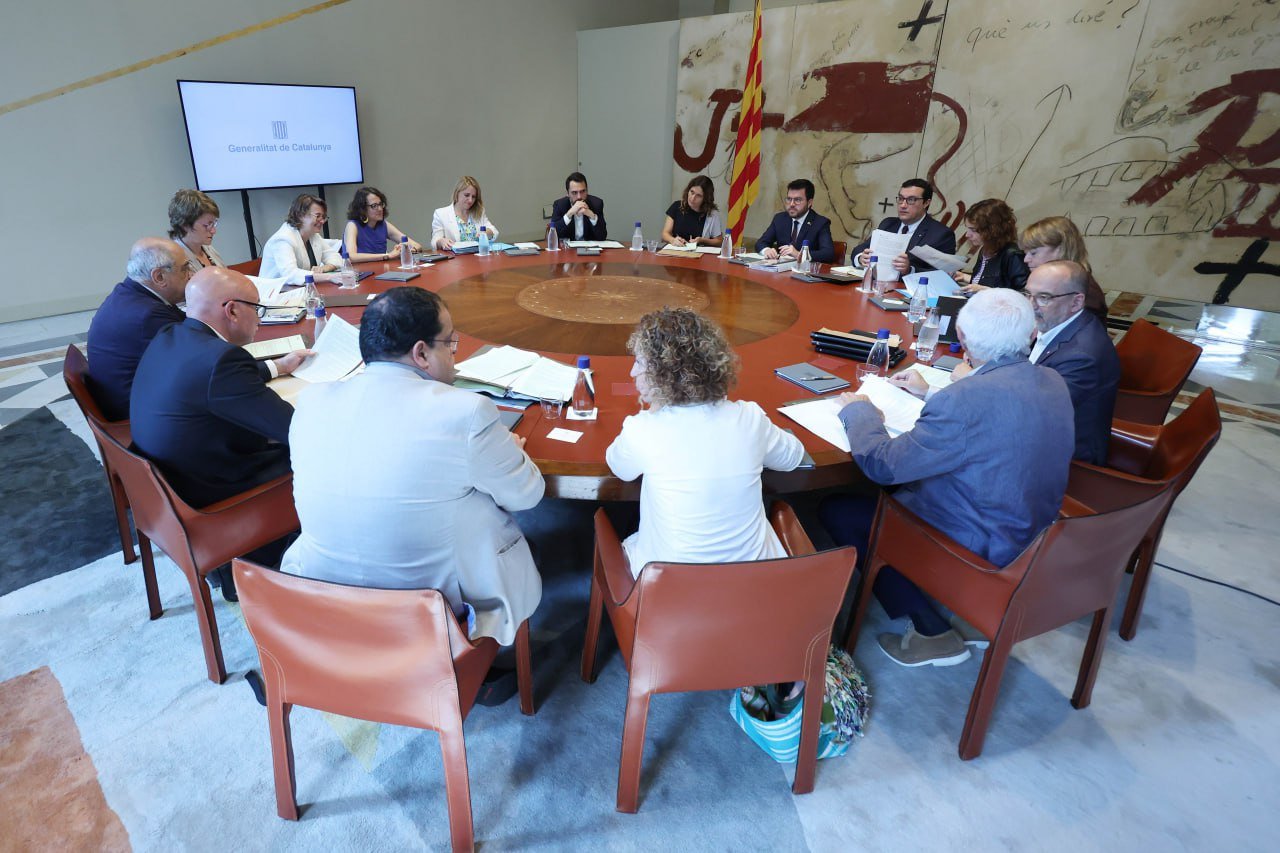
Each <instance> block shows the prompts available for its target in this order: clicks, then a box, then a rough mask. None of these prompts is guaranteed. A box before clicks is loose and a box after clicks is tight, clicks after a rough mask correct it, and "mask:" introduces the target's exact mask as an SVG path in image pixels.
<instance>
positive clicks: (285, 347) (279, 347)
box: [244, 335, 307, 361]
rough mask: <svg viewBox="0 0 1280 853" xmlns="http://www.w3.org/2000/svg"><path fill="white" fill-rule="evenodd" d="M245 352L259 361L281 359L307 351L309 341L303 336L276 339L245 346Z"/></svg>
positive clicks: (254, 342)
mask: <svg viewBox="0 0 1280 853" xmlns="http://www.w3.org/2000/svg"><path fill="white" fill-rule="evenodd" d="M244 348H245V351H246V352H248V353H249V355H251V356H253V357H254V358H256V359H257V360H258V361H263V360H265V359H269V358H279V357H280V356H282V355H288V354H289V353H291V352H294V351H295V350H300V349H306V348H307V341H306V339H305V338H303V337H302V335H290V336H289V337H287V338H276V339H275V340H273V341H253V342H252V343H247V344H245V345H244Z"/></svg>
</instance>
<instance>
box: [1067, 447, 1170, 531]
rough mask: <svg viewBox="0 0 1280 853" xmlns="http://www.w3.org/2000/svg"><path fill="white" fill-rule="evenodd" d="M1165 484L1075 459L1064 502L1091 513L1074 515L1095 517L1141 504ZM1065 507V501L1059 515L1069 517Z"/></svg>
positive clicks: (1068, 478)
mask: <svg viewBox="0 0 1280 853" xmlns="http://www.w3.org/2000/svg"><path fill="white" fill-rule="evenodd" d="M1166 485H1168V484H1167V483H1165V482H1162V481H1159V480H1148V479H1146V478H1144V477H1136V476H1134V475H1133V474H1128V473H1126V472H1124V471H1117V470H1115V469H1112V468H1100V467H1098V466H1097V465H1090V464H1089V463H1088V462H1080V461H1079V460H1076V461H1073V462H1072V463H1071V469H1070V470H1069V472H1068V474H1067V499H1068V500H1071V501H1075V502H1077V503H1079V504H1082V505H1083V506H1084V507H1085V508H1087V509H1088V510H1090V511H1089V512H1085V513H1074V515H1080V514H1083V515H1096V514H1098V513H1103V512H1111V511H1113V510H1117V509H1123V508H1125V507H1130V506H1133V505H1134V504H1136V503H1141V502H1142V501H1144V500H1146V499H1147V498H1149V497H1151V496H1152V495H1154V494H1156V493H1157V492H1159V491H1160V490H1161V489H1163V488H1164V487H1165V486H1166ZM1066 508H1067V502H1066V500H1064V501H1063V509H1064V512H1063V513H1062V515H1063V516H1064V517H1068V518H1070V517H1072V515H1073V514H1068V513H1066V512H1065V510H1066Z"/></svg>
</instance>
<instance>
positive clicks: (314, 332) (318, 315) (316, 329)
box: [311, 300, 329, 346]
mask: <svg viewBox="0 0 1280 853" xmlns="http://www.w3.org/2000/svg"><path fill="white" fill-rule="evenodd" d="M311 319H312V320H313V321H315V322H314V324H313V325H312V327H311V344H312V346H315V342H316V341H317V340H319V339H320V333H321V332H323V331H324V324H325V323H326V322H327V321H328V319H329V314H328V312H327V311H325V308H324V301H323V300H321V302H320V304H319V305H317V306H316V307H315V311H314V312H312V314H311Z"/></svg>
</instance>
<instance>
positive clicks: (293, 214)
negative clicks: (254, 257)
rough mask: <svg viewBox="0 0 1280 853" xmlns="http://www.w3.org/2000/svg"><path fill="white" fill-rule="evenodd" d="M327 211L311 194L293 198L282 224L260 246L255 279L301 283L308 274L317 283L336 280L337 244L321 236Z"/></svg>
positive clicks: (339, 265)
mask: <svg viewBox="0 0 1280 853" xmlns="http://www.w3.org/2000/svg"><path fill="white" fill-rule="evenodd" d="M328 209H329V208H328V205H326V204H325V203H324V201H323V200H321V199H318V198H316V197H315V196H313V195H309V194H307V193H303V194H302V195H300V196H298V197H297V198H295V199H294V200H293V204H292V205H291V206H290V207H289V215H288V216H287V217H285V223H284V224H283V225H281V226H280V230H279V231H277V232H276V233H274V234H272V235H271V237H270V239H268V240H267V242H266V245H264V246H263V247H262V269H261V270H259V272H258V276H259V277H260V278H283V279H284V280H285V282H284V283H285V284H286V285H295V284H302V283H303V282H304V281H305V280H306V277H307V276H308V275H310V276H313V277H314V279H315V281H317V282H325V281H337V279H338V276H337V273H336V272H335V270H337V269H338V268H339V267H341V266H342V256H341V255H340V254H338V249H337V241H336V240H335V241H330V240H326V239H324V237H322V236H321V234H320V230H321V229H322V228H324V224H325V222H326V221H328V218H329V216H328ZM308 249H309V250H310V251H308Z"/></svg>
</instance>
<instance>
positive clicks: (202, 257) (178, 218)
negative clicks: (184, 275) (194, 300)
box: [169, 190, 226, 274]
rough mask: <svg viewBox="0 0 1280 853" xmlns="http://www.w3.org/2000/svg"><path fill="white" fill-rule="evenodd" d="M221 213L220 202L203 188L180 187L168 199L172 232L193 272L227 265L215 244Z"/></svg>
mask: <svg viewBox="0 0 1280 853" xmlns="http://www.w3.org/2000/svg"><path fill="white" fill-rule="evenodd" d="M218 215H219V214H218V204H217V202H215V201H214V200H213V199H211V198H209V197H208V196H207V195H205V194H204V193H202V192H200V190H178V191H177V192H176V193H174V194H173V198H172V199H170V200H169V236H170V237H172V238H173V239H174V240H176V241H178V245H180V246H182V251H183V252H185V253H186V255H187V266H188V267H190V268H191V272H192V273H193V274H194V273H198V272H200V270H202V269H204V268H205V267H225V266H226V264H224V263H223V262H222V256H220V255H219V254H218V253H217V251H215V250H214V248H213V245H212V244H213V235H214V234H217V233H218Z"/></svg>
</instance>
